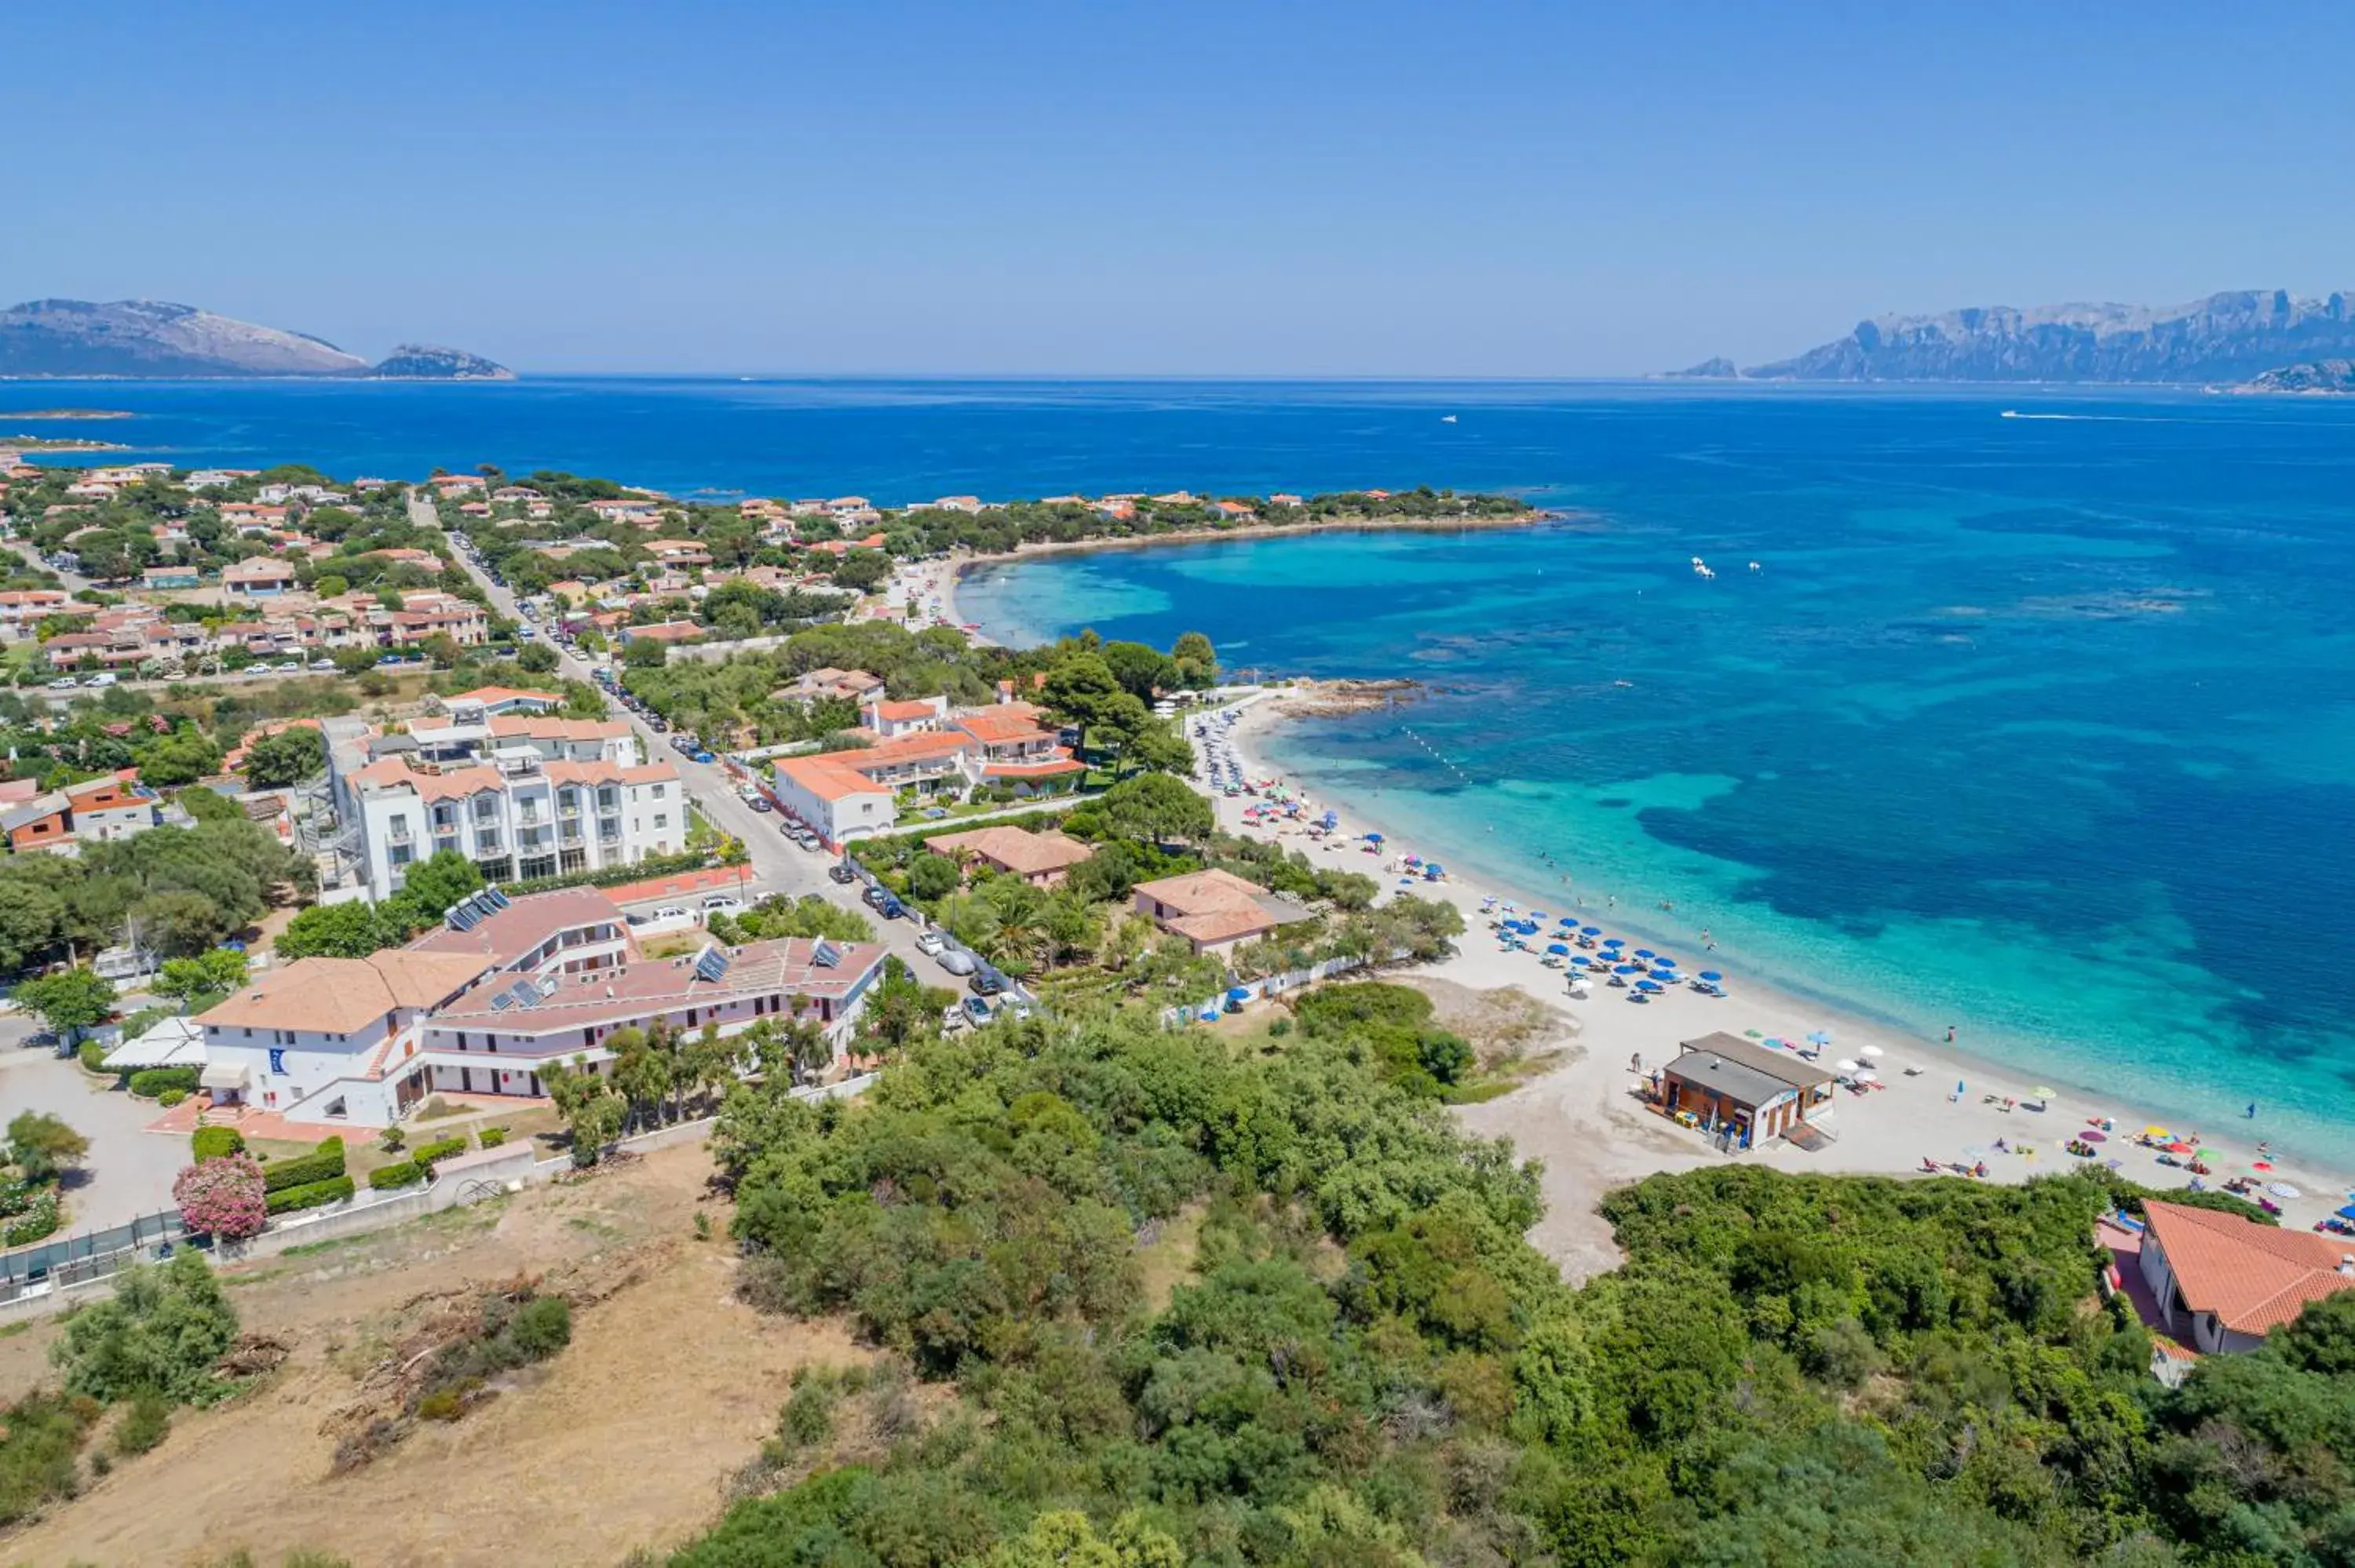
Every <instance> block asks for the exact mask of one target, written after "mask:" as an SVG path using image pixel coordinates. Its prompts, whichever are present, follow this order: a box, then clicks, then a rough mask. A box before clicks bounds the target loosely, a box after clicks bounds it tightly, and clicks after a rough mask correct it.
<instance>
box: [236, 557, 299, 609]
mask: <svg viewBox="0 0 2355 1568" xmlns="http://www.w3.org/2000/svg"><path fill="white" fill-rule="evenodd" d="M295 581H296V578H295V576H294V568H293V567H290V566H288V565H287V564H286V563H285V562H283V561H273V560H271V559H270V558H268V557H267V556H252V557H250V559H247V560H242V561H231V562H230V563H229V565H228V566H226V567H222V568H221V591H222V592H223V593H226V594H230V595H233V596H234V597H236V598H239V599H275V598H276V597H277V596H279V595H280V594H282V593H284V592H285V591H286V590H287V589H289V588H293V586H294V584H295Z"/></svg>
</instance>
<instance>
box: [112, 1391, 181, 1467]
mask: <svg viewBox="0 0 2355 1568" xmlns="http://www.w3.org/2000/svg"><path fill="white" fill-rule="evenodd" d="M171 1430H172V1404H171V1402H170V1401H169V1400H167V1399H165V1398H164V1396H163V1395H161V1394H158V1393H146V1392H143V1393H136V1394H133V1396H132V1399H131V1406H130V1408H129V1409H127V1410H125V1411H124V1412H123V1419H122V1420H121V1421H119V1422H117V1423H116V1424H115V1427H114V1451H115V1452H116V1453H118V1454H120V1455H122V1456H123V1457H125V1458H129V1457H132V1456H133V1455H137V1454H144V1453H145V1452H147V1450H149V1449H150V1448H153V1447H154V1446H155V1445H156V1444H158V1443H161V1442H162V1441H163V1440H164V1438H165V1435H166V1434H168V1433H169V1432H170V1431H171Z"/></svg>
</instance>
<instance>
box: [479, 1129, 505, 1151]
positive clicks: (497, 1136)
mask: <svg viewBox="0 0 2355 1568" xmlns="http://www.w3.org/2000/svg"><path fill="white" fill-rule="evenodd" d="M475 1136H476V1138H477V1139H479V1140H480V1141H481V1143H482V1146H483V1147H484V1148H485V1149H496V1148H497V1147H498V1146H499V1145H500V1144H502V1143H505V1142H506V1140H507V1129H506V1128H503V1127H486V1128H483V1130H482V1131H481V1132H479V1133H477V1134H476V1135H475Z"/></svg>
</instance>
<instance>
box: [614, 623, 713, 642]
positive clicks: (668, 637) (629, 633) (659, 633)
mask: <svg viewBox="0 0 2355 1568" xmlns="http://www.w3.org/2000/svg"><path fill="white" fill-rule="evenodd" d="M621 634H622V644H623V646H624V647H627V646H628V645H629V644H631V643H633V642H661V643H665V644H668V645H670V646H673V647H676V646H677V645H678V644H679V643H682V642H693V641H697V640H698V639H699V638H701V637H702V636H703V628H701V627H700V626H698V625H697V624H696V623H695V622H693V621H692V620H664V621H657V622H656V623H655V624H654V625H652V626H624V627H623V628H622V629H621Z"/></svg>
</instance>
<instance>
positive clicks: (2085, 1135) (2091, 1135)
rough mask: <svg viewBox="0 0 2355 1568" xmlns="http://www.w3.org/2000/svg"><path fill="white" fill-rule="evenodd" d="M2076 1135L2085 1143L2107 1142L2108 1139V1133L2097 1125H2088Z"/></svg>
mask: <svg viewBox="0 0 2355 1568" xmlns="http://www.w3.org/2000/svg"><path fill="white" fill-rule="evenodd" d="M2077 1136H2078V1137H2079V1138H2081V1139H2083V1140H2084V1141H2085V1142H2087V1143H2107V1142H2108V1141H2109V1140H2110V1135H2109V1134H2108V1133H2106V1132H2104V1131H2103V1130H2102V1129H2101V1128H2098V1127H2089V1128H2086V1129H2085V1130H2084V1131H2083V1132H2081V1133H2079V1134H2078V1135H2077Z"/></svg>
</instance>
